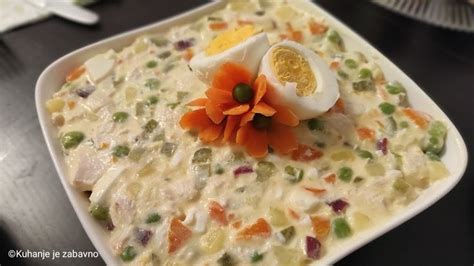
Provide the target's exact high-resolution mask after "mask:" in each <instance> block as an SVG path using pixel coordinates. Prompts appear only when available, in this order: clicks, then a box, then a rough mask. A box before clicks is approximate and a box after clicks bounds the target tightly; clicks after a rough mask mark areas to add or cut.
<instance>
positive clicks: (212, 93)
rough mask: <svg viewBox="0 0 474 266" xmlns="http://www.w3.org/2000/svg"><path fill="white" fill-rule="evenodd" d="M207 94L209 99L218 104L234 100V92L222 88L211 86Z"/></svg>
mask: <svg viewBox="0 0 474 266" xmlns="http://www.w3.org/2000/svg"><path fill="white" fill-rule="evenodd" d="M206 96H207V98H209V100H211V101H213V102H214V103H216V104H221V103H229V102H233V101H234V98H233V97H232V92H230V91H225V90H221V89H216V88H211V89H208V90H207V91H206Z"/></svg>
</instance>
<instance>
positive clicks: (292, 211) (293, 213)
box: [288, 208, 300, 220]
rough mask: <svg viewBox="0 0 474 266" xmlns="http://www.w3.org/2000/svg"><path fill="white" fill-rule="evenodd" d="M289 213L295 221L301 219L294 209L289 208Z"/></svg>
mask: <svg viewBox="0 0 474 266" xmlns="http://www.w3.org/2000/svg"><path fill="white" fill-rule="evenodd" d="M288 212H289V213H290V216H291V217H293V219H295V220H299V219H300V215H299V214H298V213H297V212H296V211H294V210H293V209H290V208H288Z"/></svg>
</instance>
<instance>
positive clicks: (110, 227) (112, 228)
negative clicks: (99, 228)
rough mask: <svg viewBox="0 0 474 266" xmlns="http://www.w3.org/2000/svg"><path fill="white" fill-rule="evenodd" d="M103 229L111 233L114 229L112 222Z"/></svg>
mask: <svg viewBox="0 0 474 266" xmlns="http://www.w3.org/2000/svg"><path fill="white" fill-rule="evenodd" d="M105 227H106V228H107V230H109V231H113V230H114V229H115V225H114V224H113V223H112V222H108V223H107V224H106V225H105Z"/></svg>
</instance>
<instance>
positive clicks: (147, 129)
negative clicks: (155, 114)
mask: <svg viewBox="0 0 474 266" xmlns="http://www.w3.org/2000/svg"><path fill="white" fill-rule="evenodd" d="M157 127H158V122H156V120H155V119H150V120H149V121H148V122H147V123H146V124H145V126H143V128H144V129H145V132H146V133H151V132H153V130H155V128H157Z"/></svg>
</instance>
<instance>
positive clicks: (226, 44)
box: [206, 25, 255, 55]
mask: <svg viewBox="0 0 474 266" xmlns="http://www.w3.org/2000/svg"><path fill="white" fill-rule="evenodd" d="M254 34H255V28H254V27H253V26H252V25H245V26H243V27H240V28H235V29H232V30H228V31H226V32H223V33H221V34H220V35H218V36H217V37H216V38H214V40H212V41H211V43H209V46H207V48H206V54H207V55H216V54H219V53H222V52H224V51H225V50H227V49H230V48H232V47H234V46H236V45H237V44H239V43H241V42H243V41H245V40H247V39H248V38H250V37H251V36H253V35H254Z"/></svg>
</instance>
